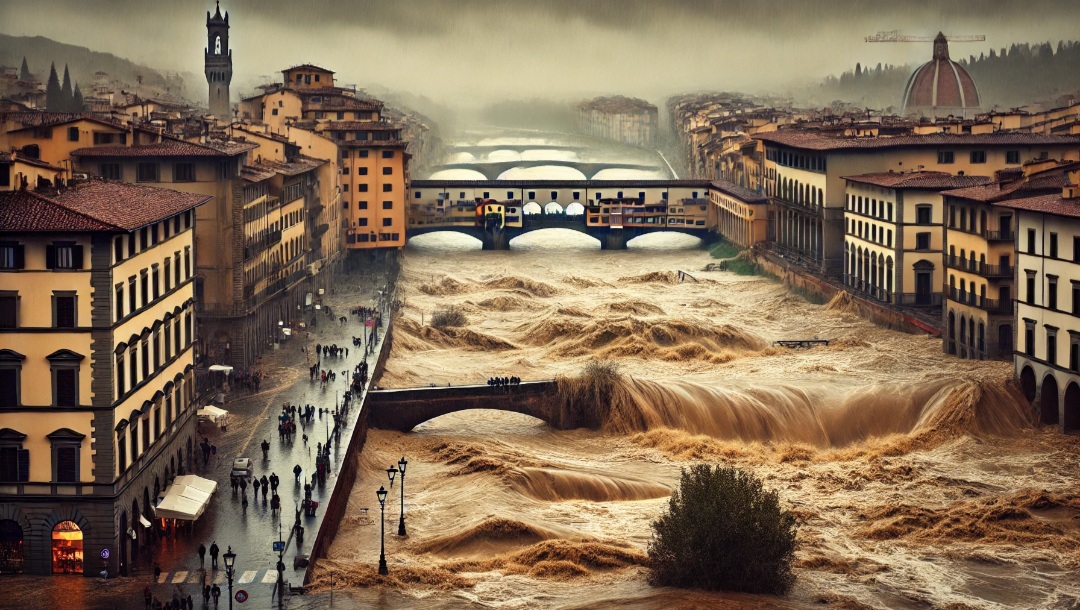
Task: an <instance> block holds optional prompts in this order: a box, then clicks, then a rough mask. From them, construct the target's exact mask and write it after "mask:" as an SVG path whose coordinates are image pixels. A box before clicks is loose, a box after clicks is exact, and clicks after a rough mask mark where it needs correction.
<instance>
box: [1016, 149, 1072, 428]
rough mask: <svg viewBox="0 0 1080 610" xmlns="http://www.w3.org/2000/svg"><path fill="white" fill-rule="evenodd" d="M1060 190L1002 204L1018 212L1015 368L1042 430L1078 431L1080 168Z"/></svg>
mask: <svg viewBox="0 0 1080 610" xmlns="http://www.w3.org/2000/svg"><path fill="white" fill-rule="evenodd" d="M1068 178H1069V180H1068V184H1067V185H1066V186H1065V187H1064V188H1062V189H1061V191H1060V192H1058V193H1055V194H1052V195H1042V196H1037V197H1029V198H1023V199H1012V200H1009V201H1003V202H999V203H997V204H996V205H997V206H998V207H1001V208H1004V209H1007V210H1011V211H1012V212H1013V213H1014V214H1016V226H1017V231H1016V242H1015V243H1016V252H1017V260H1016V281H1017V284H1018V285H1019V286H1020V294H1019V295H1018V300H1017V302H1016V319H1017V323H1018V328H1017V342H1016V348H1017V349H1016V352H1015V360H1014V364H1015V370H1016V376H1017V379H1018V380H1019V382H1020V387H1021V389H1022V390H1023V392H1024V396H1025V397H1026V398H1027V399H1028V400H1030V401H1032V403H1033V404H1035V405H1036V406H1037V410H1038V413H1039V419H1040V421H1041V422H1042V423H1043V424H1047V425H1053V426H1058V427H1060V429H1061V430H1062V431H1064V432H1076V431H1080V187H1078V186H1077V185H1078V184H1080V170H1076V169H1073V170H1072V171H1070V172H1069V174H1068Z"/></svg>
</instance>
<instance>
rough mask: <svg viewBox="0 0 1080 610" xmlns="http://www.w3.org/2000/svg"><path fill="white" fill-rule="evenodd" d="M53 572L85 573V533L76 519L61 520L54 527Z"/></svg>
mask: <svg viewBox="0 0 1080 610" xmlns="http://www.w3.org/2000/svg"><path fill="white" fill-rule="evenodd" d="M52 572H53V574H82V573H83V533H82V530H81V529H79V526H78V525H76V524H75V522H74V521H61V522H60V523H57V524H56V526H55V527H53V530H52Z"/></svg>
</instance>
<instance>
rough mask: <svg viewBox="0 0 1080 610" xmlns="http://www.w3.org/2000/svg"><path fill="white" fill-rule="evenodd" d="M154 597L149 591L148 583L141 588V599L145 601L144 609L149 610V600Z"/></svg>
mask: <svg viewBox="0 0 1080 610" xmlns="http://www.w3.org/2000/svg"><path fill="white" fill-rule="evenodd" d="M153 599H154V594H153V593H151V592H150V585H146V588H144V589H143V600H144V601H146V610H150V602H152V601H153Z"/></svg>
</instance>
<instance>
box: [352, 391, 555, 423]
mask: <svg viewBox="0 0 1080 610" xmlns="http://www.w3.org/2000/svg"><path fill="white" fill-rule="evenodd" d="M555 387H556V384H555V382H554V381H525V382H522V383H521V384H519V385H512V386H505V387H491V386H488V385H465V386H452V387H426V388H406V389H401V390H371V391H369V392H368V393H367V397H366V398H365V401H364V408H365V409H366V410H367V418H368V425H369V426H371V427H373V428H380V429H383V430H398V431H401V432H408V431H410V430H412V429H413V428H415V427H416V426H418V425H420V424H422V423H424V422H426V421H428V420H429V419H434V418H436V417H439V416H440V415H446V414H448V413H455V412H457V411H466V410H468V409H495V410H497V411H512V412H514V413H523V414H525V415H530V416H532V417H535V418H537V419H540V420H543V421H544V422H546V423H547V424H548V425H550V426H553V427H555V428H563V427H564V422H563V421H562V418H561V417H560V416H559V413H558V412H557V411H556V409H555V407H554V405H555V401H554V400H552V398H553V397H554V396H555Z"/></svg>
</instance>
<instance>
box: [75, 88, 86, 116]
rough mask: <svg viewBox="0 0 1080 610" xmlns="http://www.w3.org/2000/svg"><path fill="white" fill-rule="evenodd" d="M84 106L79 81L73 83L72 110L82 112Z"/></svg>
mask: <svg viewBox="0 0 1080 610" xmlns="http://www.w3.org/2000/svg"><path fill="white" fill-rule="evenodd" d="M85 106H86V102H85V101H83V95H82V91H79V83H75V101H74V103H73V104H72V109H73V111H74V112H82V111H83V108H84V107H85Z"/></svg>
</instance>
